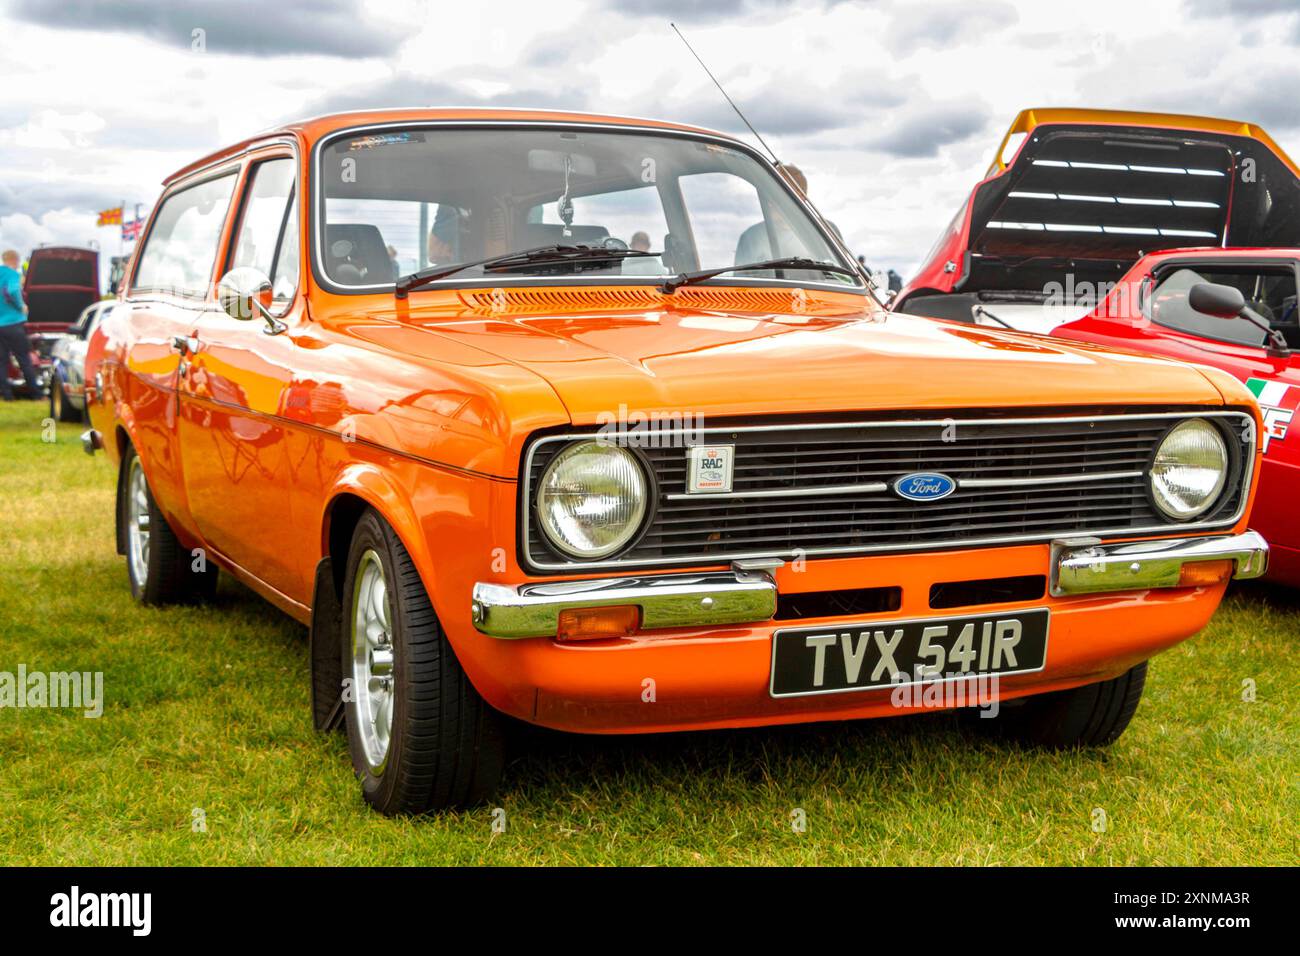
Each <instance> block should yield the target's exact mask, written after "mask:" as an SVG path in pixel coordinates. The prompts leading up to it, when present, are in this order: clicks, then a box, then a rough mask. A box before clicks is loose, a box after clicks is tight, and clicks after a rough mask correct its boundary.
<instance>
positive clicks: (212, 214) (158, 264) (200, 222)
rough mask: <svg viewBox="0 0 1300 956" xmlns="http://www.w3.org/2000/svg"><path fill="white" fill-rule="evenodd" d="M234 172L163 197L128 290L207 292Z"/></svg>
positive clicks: (199, 295)
mask: <svg viewBox="0 0 1300 956" xmlns="http://www.w3.org/2000/svg"><path fill="white" fill-rule="evenodd" d="M234 188H235V174H234V173H229V174H227V175H225V176H220V177H218V178H216V179H209V180H208V181H207V182H203V183H199V184H198V185H197V186H190V187H188V188H186V189H182V190H180V191H179V192H174V193H172V194H171V195H170V196H168V197H167V198H166V199H164V200H163V203H162V206H160V207H159V209H158V213H157V215H156V216H155V217H154V223H153V226H152V227H151V228H150V230H149V236H148V238H147V239H146V240H145V246H144V249H143V250H142V252H141V253H140V265H139V266H138V267H137V268H136V270H135V279H134V281H133V282H132V284H131V291H132V292H172V293H175V294H177V295H183V296H189V297H202V296H205V295H207V293H208V286H209V283H210V282H211V280H212V267H213V265H215V263H216V261H217V247H218V245H219V244H220V241H221V227H222V225H223V224H224V223H225V221H226V212H227V210H228V209H229V208H230V195H231V193H232V191H233V190H234Z"/></svg>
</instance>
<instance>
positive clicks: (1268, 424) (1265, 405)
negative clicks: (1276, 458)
mask: <svg viewBox="0 0 1300 956" xmlns="http://www.w3.org/2000/svg"><path fill="white" fill-rule="evenodd" d="M1246 387H1247V388H1248V389H1250V391H1251V393H1252V394H1253V395H1254V396H1255V399H1256V400H1257V401H1258V402H1259V410H1260V412H1261V414H1263V416H1264V453H1265V454H1267V453H1268V446H1269V444H1270V443H1271V442H1274V441H1282V440H1283V439H1284V438H1286V433H1287V429H1288V428H1290V426H1291V419H1292V417H1294V415H1295V412H1296V410H1295V409H1294V408H1283V407H1282V402H1283V401H1284V400H1285V398H1286V393H1287V390H1288V389H1289V388H1290V387H1291V386H1289V385H1287V384H1285V383H1283V382H1270V381H1269V380H1268V379H1265V378H1248V379H1246Z"/></svg>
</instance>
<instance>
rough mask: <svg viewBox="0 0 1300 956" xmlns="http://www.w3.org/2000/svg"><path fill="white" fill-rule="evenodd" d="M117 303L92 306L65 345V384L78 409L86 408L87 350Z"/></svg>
mask: <svg viewBox="0 0 1300 956" xmlns="http://www.w3.org/2000/svg"><path fill="white" fill-rule="evenodd" d="M115 304H116V303H113V302H101V303H98V304H96V305H92V306H91V307H90V308H89V309H87V310H86V311H85V313H84V314H83V315H82V318H81V321H79V322H78V323H77V327H76V329H75V333H74V334H73V335H70V336H69V337H68V339H67V342H66V344H64V354H63V363H62V364H63V368H62V375H63V382H64V388H65V391H66V392H67V395H68V398H69V400H70V401H71V402H72V404H73V405H74V406H75V407H76V408H82V409H84V408H85V406H86V348H87V346H88V345H89V344H90V337H91V336H92V335H94V334H95V329H96V328H97V327H98V325H99V323H100V322H101V321H102V320H103V318H104V316H106V315H107V314H108V313H109V312H110V311H111V310H112V308H113V306H114V305H115Z"/></svg>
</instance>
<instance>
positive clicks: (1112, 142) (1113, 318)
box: [892, 110, 1300, 586]
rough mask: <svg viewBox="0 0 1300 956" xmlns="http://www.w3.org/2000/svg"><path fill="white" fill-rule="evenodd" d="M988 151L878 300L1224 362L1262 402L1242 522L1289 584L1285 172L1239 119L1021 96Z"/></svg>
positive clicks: (1299, 195) (1290, 268) (1291, 503)
mask: <svg viewBox="0 0 1300 956" xmlns="http://www.w3.org/2000/svg"><path fill="white" fill-rule="evenodd" d="M998 157H999V158H998V160H997V161H996V162H995V163H994V165H993V167H992V168H991V169H990V171H989V175H988V177H987V178H986V179H985V180H984V181H982V182H981V183H980V184H979V185H977V186H976V187H975V189H974V191H973V192H972V193H971V196H970V199H969V200H968V201H967V203H966V204H965V205H964V206H963V208H962V210H961V212H960V213H959V214H958V216H957V218H956V219H954V220H953V223H952V225H951V226H950V227H949V229H948V230H946V231H945V233H944V235H943V236H942V237H941V238H940V240H939V242H938V243H937V245H936V247H935V249H934V251H933V252H932V254H931V255H930V257H929V259H928V260H927V261H926V263H925V264H924V265H923V266H922V268H921V270H920V273H919V274H918V275H917V277H916V278H915V279H913V280H912V281H911V282H910V283H908V285H907V287H906V288H904V289H903V290H902V292H901V293H900V294H899V296H898V297H897V299H896V300H895V301H894V303H893V306H892V307H893V308H894V309H895V310H897V311H899V312H904V313H910V314H914V315H929V316H935V317H939V318H947V319H952V320H955V321H958V322H963V323H973V324H976V325H981V326H988V327H1008V326H1009V327H1011V328H1015V329H1020V330H1024V331H1030V332H1038V333H1042V334H1046V335H1052V336H1055V337H1058V338H1063V339H1072V340H1076V341H1080V342H1092V343H1098V344H1101V345H1109V346H1116V347H1122V348H1126V349H1132V350H1136V351H1140V352H1144V353H1147V354H1152V355H1161V356H1166V357H1169V358H1174V359H1182V360H1185V361H1189V362H1197V363H1203V364H1206V365H1212V366H1214V367H1216V368H1219V369H1222V370H1224V371H1226V372H1228V373H1229V374H1231V375H1232V376H1233V377H1234V378H1236V379H1237V380H1239V381H1241V382H1242V383H1244V384H1245V385H1246V386H1247V387H1248V388H1249V389H1250V390H1251V392H1252V393H1253V394H1254V395H1255V396H1256V397H1257V398H1258V400H1259V402H1260V405H1261V406H1262V408H1263V414H1264V422H1265V436H1264V460H1263V466H1262V470H1261V475H1260V490H1259V496H1258V498H1257V499H1256V502H1255V506H1254V510H1253V513H1252V518H1251V527H1253V528H1255V529H1256V530H1257V531H1259V532H1260V533H1261V534H1262V535H1263V536H1264V537H1265V538H1266V539H1267V540H1268V542H1269V544H1270V546H1271V547H1272V555H1271V559H1270V562H1269V576H1270V577H1271V578H1273V579H1274V580H1277V581H1279V582H1282V583H1286V584H1289V585H1292V586H1300V511H1298V510H1297V508H1296V507H1295V489H1296V488H1297V487H1298V486H1300V440H1297V436H1295V435H1289V434H1288V433H1289V431H1290V426H1291V419H1292V417H1293V416H1294V414H1295V411H1296V407H1297V404H1298V403H1300V359H1298V358H1297V355H1296V353H1295V352H1294V351H1293V350H1294V349H1296V348H1300V316H1298V315H1297V311H1296V285H1297V275H1300V272H1298V271H1297V270H1298V269H1300V249H1297V248H1295V247H1296V246H1298V245H1300V170H1298V169H1297V167H1296V165H1295V163H1294V162H1292V160H1291V159H1290V157H1288V156H1287V155H1286V153H1284V152H1283V151H1282V149H1281V148H1280V147H1279V146H1278V145H1277V144H1276V143H1275V142H1273V140H1272V139H1271V138H1270V137H1269V136H1268V134H1267V133H1265V132H1264V131H1263V130H1261V129H1260V128H1259V127H1257V126H1253V125H1251V124H1249V123H1241V122H1237V121H1231V120H1217V119H1206V118H1203V117H1193V116H1166V115H1158V114H1146V113H1121V112H1102V111H1093V110H1027V111H1025V112H1024V113H1021V114H1020V116H1019V117H1017V118H1016V121H1015V122H1014V123H1013V124H1012V126H1011V129H1010V130H1009V131H1008V133H1007V135H1006V137H1005V138H1004V139H1003V142H1002V144H1001V145H1000V147H999V150H998ZM1204 285H1210V286H1216V287H1218V286H1226V287H1229V288H1228V289H1227V290H1225V289H1218V290H1217V295H1216V294H1215V290H1213V289H1211V290H1206V289H1202V290H1201V292H1200V293H1198V294H1197V295H1194V294H1193V293H1194V290H1195V289H1196V287H1197V286H1204ZM1234 290H1235V292H1236V294H1237V299H1236V301H1239V302H1240V306H1241V307H1240V309H1237V310H1235V311H1233V312H1232V313H1231V314H1225V313H1222V309H1220V310H1219V311H1220V313H1221V314H1217V315H1215V314H1207V313H1206V312H1204V311H1200V310H1198V309H1197V308H1196V305H1197V304H1198V295H1200V296H1204V295H1205V294H1206V293H1207V292H1208V293H1209V295H1210V298H1209V299H1205V298H1202V299H1200V301H1201V302H1203V303H1204V302H1209V303H1210V304H1211V306H1213V305H1214V303H1216V302H1217V303H1222V302H1223V296H1224V294H1225V292H1226V294H1227V296H1228V298H1229V301H1233V300H1232V294H1233V291H1234Z"/></svg>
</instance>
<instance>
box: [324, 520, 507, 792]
mask: <svg viewBox="0 0 1300 956" xmlns="http://www.w3.org/2000/svg"><path fill="white" fill-rule="evenodd" d="M374 558H378V563H379V566H380V567H382V573H383V579H384V592H385V594H386V602H387V603H386V606H387V615H386V619H387V621H386V623H387V625H388V626H387V630H386V631H385V632H384V633H385V634H387V640H386V641H385V640H383V639H382V638H381V648H382V649H385V650H387V652H388V653H389V654H391V660H392V663H391V672H390V673H391V677H390V678H389V680H390V681H391V685H390V686H391V688H392V690H391V692H389V693H391V698H390V699H389V701H388V704H387V706H388V707H389V708H391V715H392V716H391V730H390V731H389V732H388V738H387V744H386V749H385V750H384V751H383V756H382V758H380V759H379V760H377V761H376V762H372V758H371V757H368V756H367V750H366V747H367V741H371V742H373V741H374V739H375V737H374V734H373V731H368V730H363V727H369V726H373V724H370V723H368V721H369V718H368V717H367V716H363V714H362V708H363V707H367V709H368V707H369V699H368V698H367V699H366V700H364V701H363V688H362V687H361V686H360V684H361V683H362V682H365V683H366V685H367V686H366V688H365V690H367V691H368V688H369V685H370V681H369V680H367V679H366V677H365V675H366V674H367V673H370V671H369V670H367V669H360V668H358V667H356V666H354V664H355V660H356V659H357V655H356V654H354V647H358V646H360V647H361V648H362V656H366V659H368V660H372V661H373V660H374V659H375V658H374V651H373V650H372V651H366V650H365V639H364V637H362V638H360V643H358V635H357V631H358V627H357V618H358V604H359V603H360V601H361V598H362V595H361V594H359V590H358V588H359V584H360V585H361V587H362V588H363V589H364V587H365V585H366V581H367V579H368V578H367V575H369V576H370V577H369V579H370V580H373V574H374V570H373V569H374ZM363 565H364V566H367V567H369V568H370V569H371V570H370V571H368V572H366V573H365V574H360V577H361V580H360V581H359V580H358V578H359V572H361V569H362V567H363ZM340 604H341V606H342V625H343V626H342V627H341V628H340V632H341V635H342V639H341V641H340V644H341V652H342V657H343V676H344V679H345V680H348V679H351V680H352V681H353V685H352V689H351V692H350V693H349V694H348V695H347V696H348V698H349V699H348V700H347V703H346V706H345V708H344V711H345V715H346V725H347V734H348V749H349V751H350V752H351V756H352V767H353V770H354V771H355V772H356V775H357V777H358V779H359V780H360V781H361V793H362V796H363V797H364V798H365V800H366V802H367V803H369V804H370V805H371V806H372V807H374V808H375V809H376V810H378V811H379V812H380V813H383V814H387V815H390V816H391V815H396V814H415V813H424V812H429V811H437V810H449V809H463V808H467V807H472V806H475V805H477V804H479V803H482V802H483V801H484V800H486V799H487V798H488V797H489V796H490V795H491V794H492V792H493V791H494V790H495V789H496V786H497V783H498V781H499V780H500V778H501V768H502V766H503V764H504V762H505V746H504V734H503V729H504V728H503V724H504V721H503V718H502V717H501V715H500V714H498V713H497V712H496V711H495V710H493V709H492V708H491V707H490V706H489V705H488V704H487V703H486V702H485V701H484V700H483V698H482V697H480V696H479V694H478V691H476V690H475V689H474V686H473V685H472V684H471V683H470V681H469V678H468V677H466V676H465V672H464V670H462V669H461V666H460V662H459V661H458V660H457V659H456V654H455V652H454V651H453V650H452V647H451V643H450V642H449V641H448V640H447V638H446V635H445V634H444V633H443V631H442V627H441V625H440V624H439V622H438V616H437V614H436V613H435V612H434V610H433V605H432V603H431V602H430V600H429V595H428V592H427V591H426V590H425V588H424V584H423V582H422V581H421V580H420V575H419V573H418V572H417V571H416V568H415V564H414V562H412V561H411V557H410V555H409V554H408V553H407V551H406V548H405V547H404V546H403V545H402V542H401V540H400V539H399V538H398V537H397V534H396V533H395V532H394V531H393V529H392V528H390V527H389V526H388V524H387V522H385V521H384V520H383V519H382V518H380V517H379V515H378V514H377V513H375V512H374V511H373V510H371V511H367V512H366V513H365V514H364V515H363V516H362V518H361V520H360V521H359V522H358V523H357V527H356V530H355V531H354V532H353V536H352V545H351V548H350V549H349V551H348V563H347V572H346V574H345V575H344V581H343V594H342V600H341V601H340ZM372 647H373V645H372ZM367 655H368V656H367ZM375 723H378V721H376V722H375ZM363 734H369V736H367V737H366V738H365V740H363Z"/></svg>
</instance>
